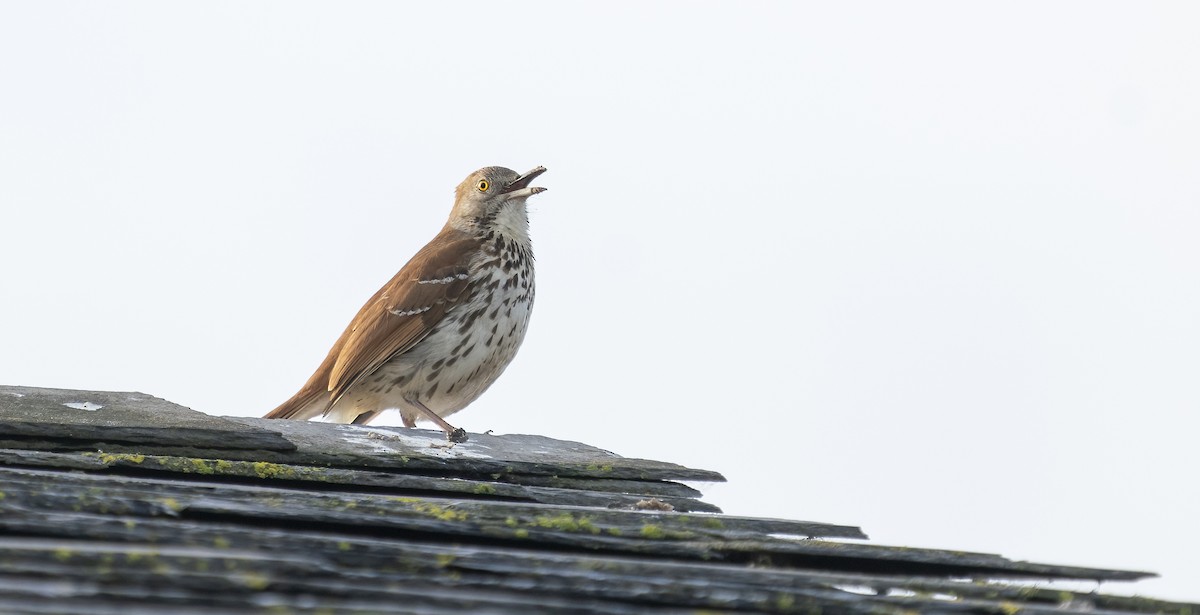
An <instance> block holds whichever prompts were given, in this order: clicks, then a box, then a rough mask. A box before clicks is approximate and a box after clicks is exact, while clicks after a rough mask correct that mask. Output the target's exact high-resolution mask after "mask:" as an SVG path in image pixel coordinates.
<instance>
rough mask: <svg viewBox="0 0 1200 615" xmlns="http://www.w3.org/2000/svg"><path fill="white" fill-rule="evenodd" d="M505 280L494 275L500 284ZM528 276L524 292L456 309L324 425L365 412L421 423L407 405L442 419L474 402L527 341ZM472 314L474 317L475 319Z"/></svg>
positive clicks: (483, 297) (482, 296) (352, 393)
mask: <svg viewBox="0 0 1200 615" xmlns="http://www.w3.org/2000/svg"><path fill="white" fill-rule="evenodd" d="M508 275H509V274H505V273H503V272H500V271H497V272H495V276H497V277H500V278H501V284H503V281H504V279H506V278H507V276H508ZM529 275H530V281H529V288H528V289H522V288H520V287H519V286H518V287H515V288H509V289H502V288H498V289H497V290H495V291H494V292H493V293H492V295H491V296H490V297H489V296H488V295H487V294H486V293H483V292H480V293H478V294H477V295H475V296H473V297H471V298H469V299H468V300H467V301H465V302H463V303H460V304H458V305H456V306H455V307H454V309H453V310H451V311H450V312H449V313H448V314H447V315H446V318H445V320H443V321H442V322H441V323H440V324H439V325H438V326H437V327H435V328H434V329H433V330H432V331H430V333H429V335H428V336H426V337H425V339H424V340H422V341H421V342H420V343H418V344H417V345H416V346H414V347H413V348H412V349H410V350H409V351H408V352H406V353H404V354H402V355H399V356H396V357H394V358H392V359H391V360H389V361H387V362H386V363H384V364H383V365H382V366H380V367H379V369H377V370H376V371H375V372H374V373H372V374H370V375H369V376H366V377H365V378H363V379H362V380H361V381H360V382H359V383H358V384H356V385H355V386H354V387H352V388H351V389H350V390H349V391H347V392H346V394H345V395H344V396H342V398H341V399H340V400H338V402H337V403H336V404H334V406H333V407H332V408H331V409H330V411H329V413H328V420H331V421H335V422H342V423H348V422H351V421H353V420H354V418H355V417H357V416H358V415H359V414H361V413H363V412H370V411H379V410H387V409H393V408H395V409H398V410H400V413H401V415H402V416H403V417H404V418H406V419H418V418H423V417H422V415H421V413H420V412H419V411H418V410H417V409H416V408H414V407H413V406H412V405H411V404H410V403H409V401H410V400H416V401H419V402H421V403H422V404H424V405H425V406H426V407H427V408H429V409H430V410H433V411H434V412H435V413H437V414H438V415H439V416H443V417H445V416H449V415H450V414H453V413H454V412H457V411H459V410H462V409H463V408H465V407H466V406H467V405H468V404H470V403H471V402H473V401H475V400H476V399H477V398H478V397H479V396H480V395H482V394H483V392H484V391H486V390H487V388H488V387H489V386H491V385H492V383H493V382H495V381H496V379H497V378H499V377H500V374H502V373H503V372H504V369H505V368H506V367H508V364H509V362H511V361H512V359H513V357H514V356H515V355H516V353H517V349H518V348H519V347H520V345H521V342H522V340H524V338H525V331H526V329H527V327H528V324H529V315H530V311H531V309H532V307H533V287H532V286H533V285H532V279H531V278H532V272H529ZM492 279H493V278H488V279H486V280H484V281H483V283H482V284H480V287H481V288H483V287H486V286H487V283H490V282H491V281H492ZM473 313H478V316H476V317H475V318H474V319H472V318H471V315H472V314H473ZM468 321H470V322H469V323H468Z"/></svg>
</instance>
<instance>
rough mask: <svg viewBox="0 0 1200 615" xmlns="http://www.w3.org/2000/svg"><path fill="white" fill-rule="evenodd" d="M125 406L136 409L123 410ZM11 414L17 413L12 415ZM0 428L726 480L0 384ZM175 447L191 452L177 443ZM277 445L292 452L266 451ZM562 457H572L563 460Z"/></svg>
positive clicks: (137, 397)
mask: <svg viewBox="0 0 1200 615" xmlns="http://www.w3.org/2000/svg"><path fill="white" fill-rule="evenodd" d="M81 401H83V402H93V403H98V404H100V405H101V406H104V407H103V408H101V409H99V410H95V411H91V410H79V409H73V408H68V407H66V406H63V404H65V403H73V402H81ZM118 410H125V411H126V412H127V413H128V414H129V415H128V416H120V415H116V414H115V412H117V411H118ZM22 411H23V412H22ZM14 412H15V413H17V417H19V418H17V420H12V419H9V418H8V417H7V416H6V415H11V414H12V413H14ZM48 417H50V419H51V420H49V421H48V420H47V418H48ZM164 418H165V419H169V420H164ZM130 425H133V426H132V427H131V426H130ZM72 426H80V427H86V429H87V432H86V433H79V432H77V431H76V430H75V429H73V428H72ZM0 433H2V434H5V435H6V436H9V437H10V438H11V437H12V436H16V437H18V438H19V439H7V438H6V442H7V444H8V447H10V448H43V447H44V448H49V449H51V450H64V449H66V450H70V449H72V448H74V449H77V450H80V449H81V450H87V449H88V448H92V446H93V445H109V448H113V449H117V450H131V449H132V447H131V446H129V445H133V444H137V445H141V446H140V447H139V449H138V451H135V452H145V453H151V454H161V455H181V456H190V457H203V456H204V455H198V454H191V452H195V451H204V450H227V451H230V452H224V453H222V454H221V455H220V456H219V457H220V458H227V459H241V460H252V461H277V462H283V463H299V464H305V463H308V464H314V463H315V464H320V465H341V464H342V463H340V462H349V463H350V465H354V466H361V465H367V466H375V467H379V468H404V469H429V470H438V469H442V470H445V469H446V467H445V463H444V461H445V460H446V459H455V460H456V466H458V467H465V468H466V469H468V470H471V471H475V470H478V471H483V472H487V473H497V472H498V473H500V474H514V473H517V474H538V475H546V476H582V477H595V478H608V479H613V478H615V479H633V480H692V481H701V482H714V481H721V482H723V481H724V480H725V478H724V477H723V476H721V475H720V474H719V473H717V472H712V471H708V470H696V469H691V468H686V467H683V466H679V465H677V464H672V463H665V462H659V461H650V460H642V459H632V458H625V457H621V456H619V455H615V454H613V453H611V452H609V451H606V450H603V449H600V448H596V447H593V446H589V445H586V444H581V443H578V442H568V441H561V440H554V439H551V438H546V437H543V436H530V435H509V436H491V435H488V434H471V441H470V442H467V443H465V444H461V445H455V446H448V445H447V443H446V442H445V439H444V434H442V433H441V432H436V431H430V430H409V429H403V428H384V427H367V426H354V425H336V424H328V423H314V422H309V421H287V420H270V419H257V418H245V417H215V416H210V415H208V414H204V413H202V412H197V411H195V410H191V409H189V408H185V407H183V406H179V405H177V404H173V403H171V402H168V401H165V400H162V399H159V398H155V397H151V396H149V395H146V394H144V393H120V392H104V391H73V390H66V389H43V388H34V387H11V386H0ZM93 434H95V435H93ZM26 439H27V440H28V441H27V442H22V440H26ZM72 443H74V444H72ZM174 447H182V448H184V449H186V450H185V451H176V450H170V449H171V448H174ZM100 448H105V447H103V446H101V447H100ZM297 448H299V449H300V450H296V449H297ZM239 449H243V450H239ZM330 451H332V452H330ZM272 452H273V453H289V454H288V455H283V456H280V455H275V456H274V458H269V459H264V458H263V457H264V456H270V455H269V454H270V453H272ZM292 455H295V458H292ZM546 455H551V456H552V457H551V458H550V459H551V460H552V463H546V461H547V457H546ZM560 460H567V461H566V463H564V464H560V463H558V462H559V461H560ZM364 462H365V463H364Z"/></svg>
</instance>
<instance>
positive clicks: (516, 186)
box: [504, 166, 546, 198]
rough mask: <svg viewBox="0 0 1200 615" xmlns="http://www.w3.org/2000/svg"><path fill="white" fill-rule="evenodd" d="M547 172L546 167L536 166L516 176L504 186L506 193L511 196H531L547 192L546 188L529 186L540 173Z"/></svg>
mask: <svg viewBox="0 0 1200 615" xmlns="http://www.w3.org/2000/svg"><path fill="white" fill-rule="evenodd" d="M545 172H546V167H541V166H539V167H534V168H532V169H530V170H529V171H528V172H527V173H525V174H524V175H522V176H520V177H518V178H516V179H515V180H513V182H512V183H511V184H509V185H507V186H505V187H504V194H506V195H508V197H509V198H515V197H530V196H533V195H535V194H537V193H539V192H545V191H546V189H545V188H539V187H536V186H535V187H532V188H531V187H529V184H530V182H532V181H533V180H535V179H537V176H538V175H541V174H542V173H545Z"/></svg>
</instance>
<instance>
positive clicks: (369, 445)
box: [225, 417, 725, 482]
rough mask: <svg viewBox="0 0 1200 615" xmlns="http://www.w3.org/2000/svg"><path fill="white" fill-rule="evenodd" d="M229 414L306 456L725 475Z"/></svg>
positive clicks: (600, 472) (488, 441)
mask: <svg viewBox="0 0 1200 615" xmlns="http://www.w3.org/2000/svg"><path fill="white" fill-rule="evenodd" d="M225 418H227V419H228V420H230V421H234V422H238V423H243V424H245V425H249V426H251V427H260V428H269V429H274V430H276V431H278V432H280V433H281V434H282V435H283V437H284V438H287V439H288V440H290V441H291V442H292V443H293V444H295V445H296V447H297V448H296V451H295V453H292V454H294V455H296V456H297V457H298V458H300V459H305V458H312V459H314V460H327V459H330V458H338V457H341V456H345V457H348V458H351V459H354V461H355V462H356V465H358V464H365V465H368V466H372V467H379V468H409V469H411V468H427V469H445V465H444V460H447V459H453V460H454V461H455V466H456V467H461V468H467V469H474V468H473V467H472V466H475V467H479V468H481V469H480V471H483V472H494V471H495V469H499V470H500V471H501V473H503V474H535V475H542V476H569V477H591V478H607V479H612V478H618V479H632V480H687V481H697V482H725V477H724V476H722V475H721V474H720V473H719V472H714V471H712V470H700V469H695V468H688V467H685V466H681V465H678V464H674V463H667V462H663V461H653V460H648V459H637V458H633V457H622V456H620V455H617V454H615V453H612V452H609V451H606V450H604V449H601V448H597V447H594V446H590V445H587V444H582V443H579V442H572V441H569V440H555V439H553V438H547V437H545V436H537V435H526V434H511V435H504V436H493V435H489V434H470V435H471V439H470V440H469V441H468V442H465V443H463V444H456V445H448V444H447V443H446V441H445V435H444V434H443V433H442V432H440V431H432V430H424V429H406V428H403V427H370V426H363V425H337V424H328V423H315V422H311V421H280V420H272V419H255V418H243V417H225ZM279 423H284V424H283V425H279ZM429 461H435V462H436V463H433V464H430V463H429ZM483 468H492V469H483Z"/></svg>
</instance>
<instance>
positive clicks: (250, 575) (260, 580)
mask: <svg viewBox="0 0 1200 615" xmlns="http://www.w3.org/2000/svg"><path fill="white" fill-rule="evenodd" d="M241 581H242V584H243V585H245V586H246V587H248V588H250V589H253V590H254V591H262V590H264V589H266V588H267V587H268V586H269V585H271V579H270V577H268V576H267V575H265V574H263V573H261V572H244V573H242V575H241Z"/></svg>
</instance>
